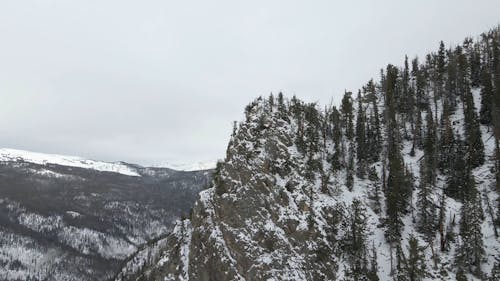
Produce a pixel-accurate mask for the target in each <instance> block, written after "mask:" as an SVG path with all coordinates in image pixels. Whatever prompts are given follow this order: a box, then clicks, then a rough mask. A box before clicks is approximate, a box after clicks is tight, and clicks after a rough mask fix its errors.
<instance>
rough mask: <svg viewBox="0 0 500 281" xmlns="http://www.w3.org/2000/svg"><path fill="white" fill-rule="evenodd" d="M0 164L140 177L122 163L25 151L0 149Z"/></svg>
mask: <svg viewBox="0 0 500 281" xmlns="http://www.w3.org/2000/svg"><path fill="white" fill-rule="evenodd" d="M0 162H28V163H33V164H40V165H47V164H53V165H60V166H67V167H78V168H83V169H92V170H96V171H101V172H113V173H119V174H123V175H127V176H140V175H139V173H137V171H136V170H135V169H133V168H132V167H130V166H128V165H126V164H124V163H107V162H101V161H95V160H88V159H83V158H80V157H76V156H63V155H56V154H45V153H36V152H31V151H25V150H17V149H8V148H0Z"/></svg>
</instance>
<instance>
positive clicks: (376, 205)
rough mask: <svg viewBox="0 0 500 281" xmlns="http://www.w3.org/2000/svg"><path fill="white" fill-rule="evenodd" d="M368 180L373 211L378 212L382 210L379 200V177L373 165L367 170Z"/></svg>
mask: <svg viewBox="0 0 500 281" xmlns="http://www.w3.org/2000/svg"><path fill="white" fill-rule="evenodd" d="M368 180H370V181H371V188H372V190H371V194H370V199H371V200H373V211H374V212H375V213H376V214H379V213H380V212H381V211H382V208H381V202H380V179H379V177H378V174H377V170H376V169H375V167H372V168H370V170H369V172H368Z"/></svg>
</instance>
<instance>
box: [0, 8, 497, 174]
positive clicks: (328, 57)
mask: <svg viewBox="0 0 500 281" xmlns="http://www.w3.org/2000/svg"><path fill="white" fill-rule="evenodd" d="M499 11H500V1H498V0H489V1H487V0H474V1H457V0H446V1H436V0H428V1H422V0H420V1H401V0H392V1H373V0H366V1H270V0H266V1H255V0H254V1H235V0H230V1H187V0H186V1H165V0H161V1H160V0H157V1H145V0H144V1H125V0H80V1H67V0H38V1H28V0H22V1H20V0H12V1H11V0H1V1H0V147H8V148H17V149H26V150H32V151H38V152H47V153H59V154H69V155H79V156H83V157H89V158H93V159H100V160H107V161H117V160H124V161H129V162H135V163H141V164H145V165H150V164H161V163H165V162H174V163H185V162H193V161H204V160H212V159H218V158H223V156H224V152H225V148H226V144H227V140H228V137H229V135H230V133H231V126H232V121H233V120H241V119H242V118H243V108H244V106H245V105H246V104H247V103H249V102H250V101H251V100H252V99H254V98H256V97H257V96H259V95H267V94H269V93H270V92H274V93H277V92H279V91H283V92H284V93H285V94H286V95H293V94H295V95H297V96H298V97H300V98H302V99H305V100H307V101H318V102H320V103H323V104H325V103H329V102H330V101H331V100H333V101H334V102H338V101H339V99H340V97H341V95H342V94H343V92H344V89H348V90H353V91H355V90H357V89H358V88H359V87H360V86H362V85H363V84H364V83H365V82H366V81H367V80H368V79H370V78H371V77H378V73H379V69H380V68H382V67H384V65H386V64H387V63H394V64H397V65H401V63H402V61H403V58H404V55H405V54H408V55H409V56H410V57H413V56H414V55H420V56H422V55H424V54H425V53H427V52H428V51H434V50H436V49H437V47H438V43H439V41H440V40H444V41H445V43H446V45H450V44H454V43H458V42H461V41H462V39H463V38H464V37H465V36H476V35H479V33H481V32H483V31H486V30H487V29H489V28H491V27H494V26H495V25H497V24H499V23H500V13H499Z"/></svg>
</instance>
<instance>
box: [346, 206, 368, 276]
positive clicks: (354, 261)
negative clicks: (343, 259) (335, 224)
mask: <svg viewBox="0 0 500 281" xmlns="http://www.w3.org/2000/svg"><path fill="white" fill-rule="evenodd" d="M343 228H344V230H345V235H344V237H343V249H344V251H345V252H346V253H348V261H349V264H350V268H351V270H350V274H351V276H352V277H353V278H352V280H366V275H367V273H368V261H367V260H366V257H367V244H366V242H367V241H366V237H367V215H366V209H365V207H364V206H363V204H362V203H361V201H359V200H358V199H354V200H353V201H352V204H351V206H350V208H349V211H348V213H347V214H346V217H345V219H344V222H343Z"/></svg>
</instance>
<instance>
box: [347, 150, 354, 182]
mask: <svg viewBox="0 0 500 281" xmlns="http://www.w3.org/2000/svg"><path fill="white" fill-rule="evenodd" d="M345 185H346V186H347V189H349V191H352V188H353V185H354V143H352V142H351V146H350V147H349V156H348V159H347V167H346V179H345Z"/></svg>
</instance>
